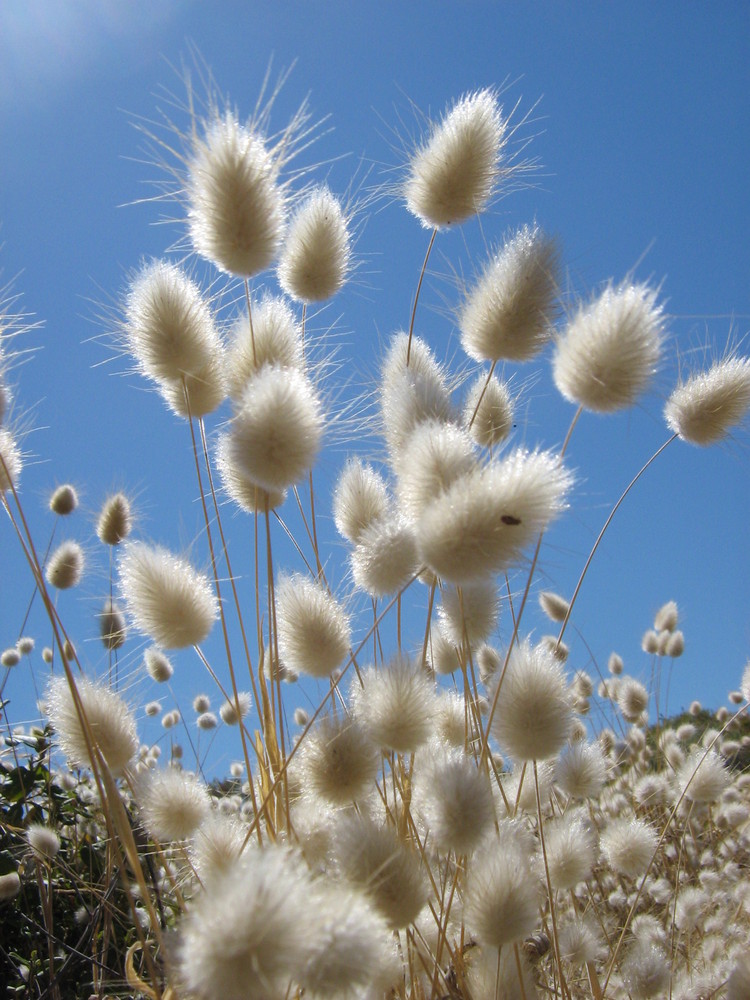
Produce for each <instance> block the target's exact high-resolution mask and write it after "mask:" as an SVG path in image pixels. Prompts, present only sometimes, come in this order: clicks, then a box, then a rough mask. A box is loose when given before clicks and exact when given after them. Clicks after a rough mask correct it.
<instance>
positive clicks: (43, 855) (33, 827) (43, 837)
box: [26, 823, 60, 861]
mask: <svg viewBox="0 0 750 1000" xmlns="http://www.w3.org/2000/svg"><path fill="white" fill-rule="evenodd" d="M26 840H27V842H28V845H29V847H30V848H31V850H32V851H33V852H34V854H35V856H36V857H37V858H39V859H40V860H42V861H51V860H52V859H53V858H54V857H56V856H57V854H58V852H59V850H60V838H59V836H58V835H57V833H56V832H55V831H54V830H53V829H52V828H51V827H49V826H44V824H43V823H30V824H29V825H28V826H27V827H26Z"/></svg>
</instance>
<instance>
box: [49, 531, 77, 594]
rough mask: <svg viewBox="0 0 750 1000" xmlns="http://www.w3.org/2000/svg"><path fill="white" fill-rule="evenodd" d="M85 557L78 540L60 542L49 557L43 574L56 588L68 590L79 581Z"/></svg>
mask: <svg viewBox="0 0 750 1000" xmlns="http://www.w3.org/2000/svg"><path fill="white" fill-rule="evenodd" d="M84 565H85V558H84V555H83V549H82V548H81V546H80V545H79V544H78V542H62V544H61V545H58V547H57V548H56V549H55V551H54V552H53V553H52V555H51V556H50V557H49V562H48V563H47V568H46V570H45V573H44V575H45V576H46V577H47V583H49V584H50V585H51V586H52V587H55V588H56V589H57V590H68V588H70V587H75V586H77V584H79V583H80V581H81V576H82V575H83V569H84Z"/></svg>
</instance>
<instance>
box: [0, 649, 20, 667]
mask: <svg viewBox="0 0 750 1000" xmlns="http://www.w3.org/2000/svg"><path fill="white" fill-rule="evenodd" d="M20 662H21V654H20V653H19V652H18V650H17V649H16V648H15V646H11V647H10V648H9V649H6V650H3V654H2V656H0V664H2V666H4V667H17V666H18V664H19V663H20Z"/></svg>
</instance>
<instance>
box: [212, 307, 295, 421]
mask: <svg viewBox="0 0 750 1000" xmlns="http://www.w3.org/2000/svg"><path fill="white" fill-rule="evenodd" d="M251 309H252V321H253V325H252V331H251V329H250V323H249V321H248V317H247V313H243V314H242V315H241V316H239V317H238V318H237V319H236V320H235V321H234V323H233V324H232V327H231V330H230V332H229V341H230V347H229V348H228V350H227V384H228V387H229V395H230V397H231V399H232V400H233V401H234V402H235V403H237V402H239V401H240V399H241V398H242V393H243V392H244V390H245V387H246V385H247V383H248V382H249V381H250V379H251V378H252V377H253V375H255V374H257V372H258V371H260V369H261V368H262V367H263V366H264V365H277V366H278V367H280V368H297V369H299V370H300V371H301V370H302V368H303V366H304V352H303V349H302V332H301V329H300V326H299V323H298V322H297V319H296V317H295V315H294V312H293V311H292V309H291V307H290V305H289V303H288V302H287V301H286V300H285V299H283V298H281V297H280V296H271V295H264V296H263V298H261V300H260V302H253V303H252V304H251Z"/></svg>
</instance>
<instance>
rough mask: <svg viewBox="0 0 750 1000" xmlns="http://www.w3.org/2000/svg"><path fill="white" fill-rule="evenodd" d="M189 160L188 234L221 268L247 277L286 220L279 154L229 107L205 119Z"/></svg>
mask: <svg viewBox="0 0 750 1000" xmlns="http://www.w3.org/2000/svg"><path fill="white" fill-rule="evenodd" d="M193 147H194V148H193V156H192V159H191V161H190V163H189V164H188V177H187V199H188V222H189V227H190V238H191V240H192V243H193V247H194V248H195V250H196V252H197V253H198V254H199V255H200V256H201V257H204V258H206V260H209V261H211V262H212V263H213V264H215V265H216V267H218V268H219V270H221V271H226V272H228V273H229V274H237V275H241V276H242V277H245V278H249V277H252V276H253V275H254V274H257V273H258V272H260V271H263V270H265V268H267V267H268V266H269V265H270V264H271V263H272V262H273V260H274V258H275V257H276V254H277V253H278V251H279V248H280V246H281V241H282V238H283V234H284V225H285V221H286V205H285V197H284V191H283V189H282V187H280V185H279V169H280V167H281V157H280V155H279V153H278V151H276V150H273V149H271V148H269V146H268V144H267V143H266V141H265V140H264V138H263V137H262V136H261V135H260V134H259V133H258V132H257V131H255V130H254V129H252V128H251V127H247V126H244V125H241V124H240V123H239V121H238V120H237V118H236V117H235V116H234V115H233V114H232V113H231V112H229V111H227V112H225V113H224V114H223V115H218V114H216V115H215V116H214V117H213V118H212V120H210V121H209V122H207V123H206V126H205V131H204V134H203V135H202V136H200V137H196V138H195V139H194V141H193Z"/></svg>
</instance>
